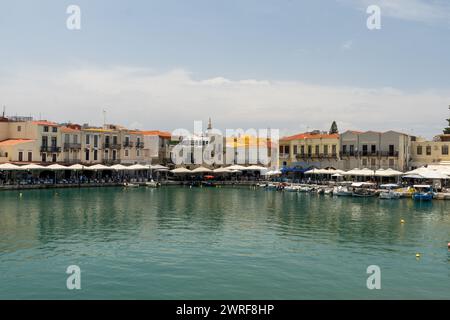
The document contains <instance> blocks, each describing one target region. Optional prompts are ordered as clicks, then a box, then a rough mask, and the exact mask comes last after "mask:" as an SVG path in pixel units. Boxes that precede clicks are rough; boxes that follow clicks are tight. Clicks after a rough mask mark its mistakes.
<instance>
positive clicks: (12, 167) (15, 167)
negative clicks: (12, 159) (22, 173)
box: [0, 163, 20, 171]
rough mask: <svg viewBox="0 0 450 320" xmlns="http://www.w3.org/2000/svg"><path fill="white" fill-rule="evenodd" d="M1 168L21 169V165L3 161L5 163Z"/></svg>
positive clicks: (7, 169)
mask: <svg viewBox="0 0 450 320" xmlns="http://www.w3.org/2000/svg"><path fill="white" fill-rule="evenodd" d="M0 170H5V171H12V170H20V167H19V166H16V165H15V164H12V163H3V164H0Z"/></svg>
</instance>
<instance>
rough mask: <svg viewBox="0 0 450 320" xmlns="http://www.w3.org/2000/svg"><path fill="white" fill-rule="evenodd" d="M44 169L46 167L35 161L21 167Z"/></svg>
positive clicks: (22, 168)
mask: <svg viewBox="0 0 450 320" xmlns="http://www.w3.org/2000/svg"><path fill="white" fill-rule="evenodd" d="M42 169H45V167H44V166H40V165H38V164H34V163H31V164H27V165H24V166H22V167H20V170H42Z"/></svg>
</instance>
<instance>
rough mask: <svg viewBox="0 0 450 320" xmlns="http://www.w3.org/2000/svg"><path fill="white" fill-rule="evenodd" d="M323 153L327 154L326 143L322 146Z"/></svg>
mask: <svg viewBox="0 0 450 320" xmlns="http://www.w3.org/2000/svg"><path fill="white" fill-rule="evenodd" d="M323 153H324V154H325V155H328V145H327V144H326V145H324V146H323Z"/></svg>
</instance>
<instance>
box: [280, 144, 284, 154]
mask: <svg viewBox="0 0 450 320" xmlns="http://www.w3.org/2000/svg"><path fill="white" fill-rule="evenodd" d="M283 151H284V146H280V154H283V153H284V152H283Z"/></svg>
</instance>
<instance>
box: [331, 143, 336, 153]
mask: <svg viewBox="0 0 450 320" xmlns="http://www.w3.org/2000/svg"><path fill="white" fill-rule="evenodd" d="M331 153H332V154H333V155H336V145H335V144H333V145H332V146H331Z"/></svg>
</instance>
